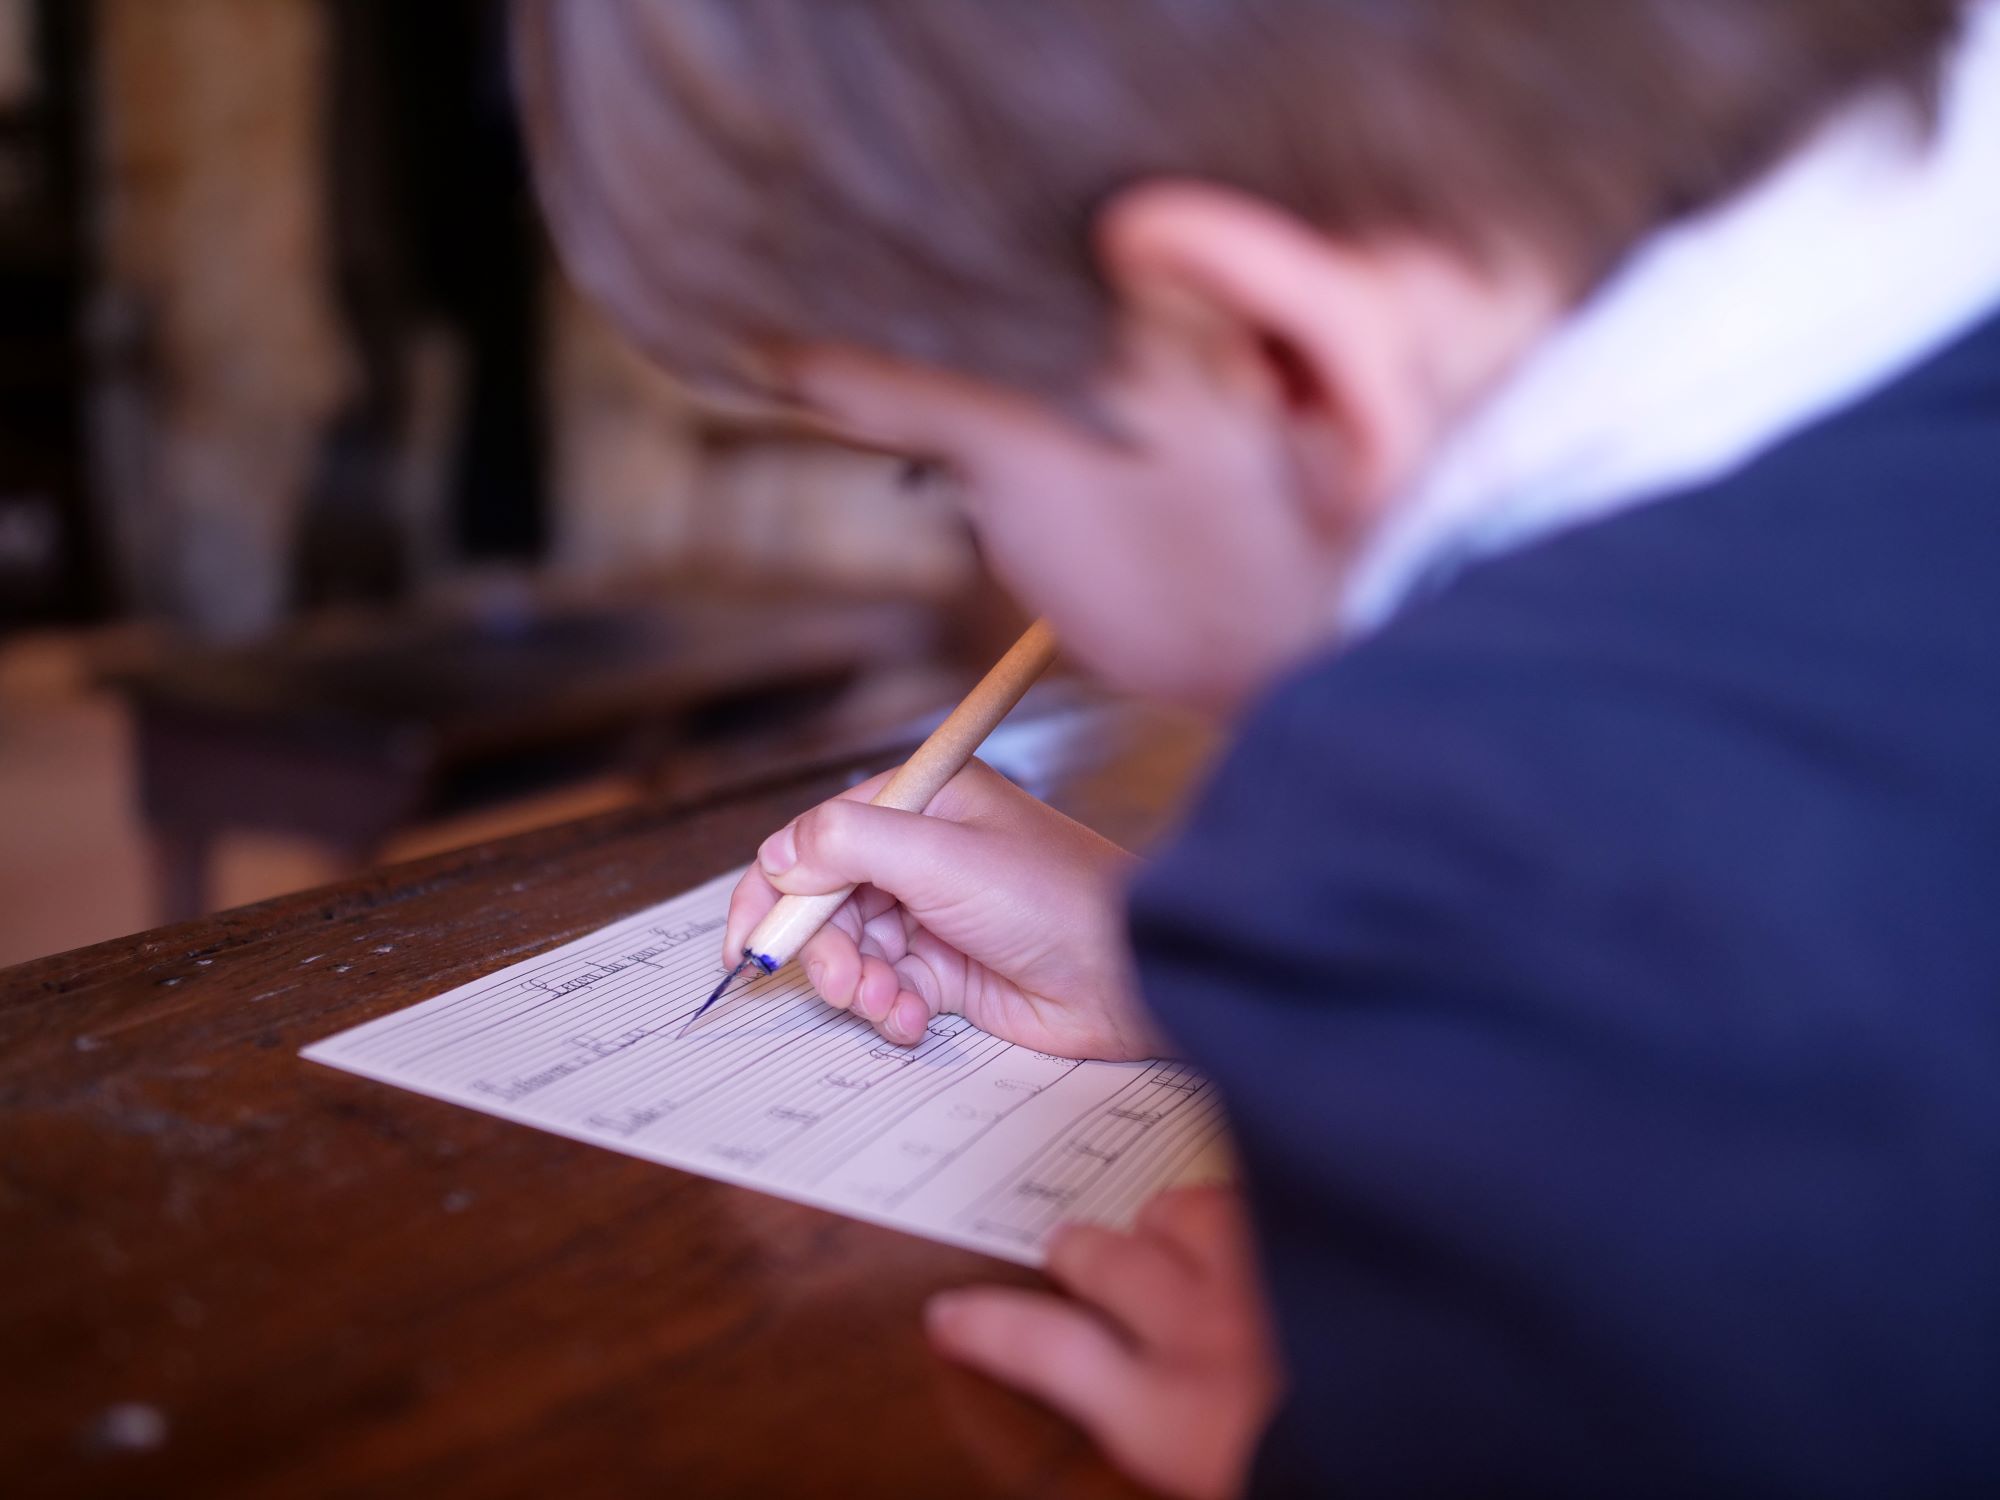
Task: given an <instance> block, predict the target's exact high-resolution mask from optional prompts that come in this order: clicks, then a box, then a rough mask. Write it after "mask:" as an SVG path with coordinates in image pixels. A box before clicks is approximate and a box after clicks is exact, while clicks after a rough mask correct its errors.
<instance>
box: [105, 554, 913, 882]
mask: <svg viewBox="0 0 2000 1500" xmlns="http://www.w3.org/2000/svg"><path fill="white" fill-rule="evenodd" d="M937 630H938V624H937V617H936V611H935V610H934V609H933V608H932V607H931V606H929V605H927V604H926V603H924V602H922V601H920V600H912V599H909V598H883V597H858V596H853V595H842V594H826V593H815V592H812V591H807V590H803V589H799V588H776V587H770V586H761V587H746V586H743V585H741V584H740V583H731V582H728V581H720V582H702V581H687V582H682V583H677V584H675V585H673V586H671V587H664V588H660V589H657V590H654V591H649V592H647V593H645V594H642V595H637V596H633V597H622V598H613V599H604V600H587V599H586V600H577V599H570V600H565V601H556V602H551V601H546V600H539V599H536V598H534V597H533V596H516V597H514V598H512V599H511V600H509V601H507V602H505V603H503V604H500V605H498V606H494V605H493V604H491V603H490V602H489V603H488V605H487V606H486V607H483V608H480V609H472V610H459V611H453V612H449V613H444V614H436V613H432V614H417V615H388V616H380V617H373V618H367V619H362V620H346V621H339V622H331V623H322V624H320V625H318V626H315V627H310V628H307V629H304V630H301V631H298V632H295V633H293V634H292V635H290V636H288V637H286V638H283V639H280V640H276V641H273V642H270V643H268V644H260V645H256V646H252V647H247V648H242V649H235V650H187V651H182V652H178V653H173V654H170V655H168V656H166V657H165V658H164V659H162V660H160V661H159V662H157V663H156V664H153V665H151V666H149V667H146V668H143V669H140V670H135V671H132V672H129V673H127V674H125V675H123V676H122V677H120V678H118V679H116V680H115V685H116V686H117V687H118V688H120V689H121V690H122V691H123V693H124V694H125V696H126V698H127V700H128V701H129V703H130V705H131V707H132V710H133V722H134V729H135V735H136V751H137V760H138V776H139V788H140V802H141V809H142V812H143V814H144V817H145V819H146V822H147V824H148V826H149V829H150V832H151V835H152V837H153V839H154V841H155V843H156V846H157V859H158V872H159V873H158V898H159V906H160V916H161V920H164V921H172V920H180V919H184V918H188V917H193V916H196V915H199V914H200V913H202V912H203V911H205V910H207V909H208V904H207V883H208V865H209V858H210V853H211V850H212V848H213V846H214V843H215V841H216V839H217V837H218V836H219V835H220V834H222V833H223V832H225V831H227V830H232V829H260V830H266V831H275V832H284V833H291V834H297V835H304V836H307V837H310V838H312V839H314V840H316V841H318V842H320V843H321V844H323V845H325V846H327V847H329V848H331V849H332V850H334V851H335V852H336V853H338V854H339V855H340V856H342V857H343V858H345V859H346V860H348V861H350V862H351V863H352V865H353V866H354V867H356V868H361V867H365V866H366V865H368V864H370V863H373V862H374V861H375V859H376V857H377V854H378V851H379V850H380V849H381V848H382V846H383V844H384V842H385V841H386V840H388V839H389V838H390V837H391V836H392V835H394V834H395V833H397V832H399V831H402V830H405V829H408V828H410V827H412V826H414V825H417V824H420V823H423V822H427V821H431V820H434V819H437V818H440V817H444V816H448V815H451V814H453V813H457V812H461V811H464V810H466V809H468V808H473V807H478V806H482V805H486V804H490V803H492V802H496V801H499V800H503V799H507V798H512V797H519V796H522V795H526V794H529V793H532V792H535V791H539V790H546V789H548V788H550V787H552V786H557V785H561V784H563V783H564V782H568V781H575V780H577V779H580V778H584V777H589V776H594V775H601V774H603V773H605V772H607V771H622V772H629V773H630V774H632V775H633V776H634V777H635V779H636V780H637V781H639V782H640V783H642V784H648V785H659V784H661V783H663V782H665V781H669V780H671V778H672V776H673V774H674V765H675V758H676V757H677V756H687V757H690V758H692V759H695V760H698V761H699V762H700V763H701V764H703V765H704V766H709V765H712V764H713V763H714V762H715V761H716V759H717V758H718V757H720V758H724V759H726V758H727V757H728V756H729V755H730V754H731V750H732V746H733V745H735V744H738V743H743V744H755V743H756V742H757V741H758V740H759V739H760V738H763V737H768V736H769V735H771V734H773V733H776V732H784V733H787V734H789V735H791V736H797V735H800V734H809V733H810V721H811V717H812V715H813V714H815V713H816V712H820V711H823V710H824V709H825V708H826V707H827V706H828V705H829V704H830V703H832V702H833V701H834V700H835V699H836V698H837V697H838V695H839V694H840V693H841V691H842V690H843V689H845V688H847V687H848V686H849V685H850V684H852V683H853V682H854V681H855V680H856V679H857V678H858V677H859V676H860V675H861V674H862V673H863V672H864V671H865V670H868V669H870V668H875V667H883V666H887V665H891V664H896V663H908V662H911V661H913V660H916V659H919V658H922V657H924V656H925V655H926V654H927V653H928V652H930V651H931V650H932V649H933V647H934V645H935V641H936V635H937Z"/></svg>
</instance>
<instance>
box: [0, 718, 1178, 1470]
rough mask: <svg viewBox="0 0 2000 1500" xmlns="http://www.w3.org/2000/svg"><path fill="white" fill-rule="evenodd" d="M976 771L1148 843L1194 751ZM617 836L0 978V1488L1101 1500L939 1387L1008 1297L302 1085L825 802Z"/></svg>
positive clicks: (652, 813) (369, 1092)
mask: <svg viewBox="0 0 2000 1500" xmlns="http://www.w3.org/2000/svg"><path fill="white" fill-rule="evenodd" d="M1003 734H1004V735H1008V736H1011V738H1009V739H1007V740H1005V741H1003V742H1002V744H1001V745H1000V746H999V750H998V753H997V754H996V755H995V757H994V758H995V759H996V761H997V762H998V763H999V764H1001V765H1002V766H1003V767H1004V768H1005V769H1007V770H1008V771H1009V773H1010V774H1013V775H1015V776H1016V777H1017V779H1021V780H1023V781H1024V783H1026V784H1028V785H1031V786H1033V787H1035V788H1036V789H1037V790H1041V791H1044V792H1047V793H1052V794H1053V800H1055V801H1056V802H1057V803H1058V804H1059V805H1062V806H1064V807H1066V808H1067V809H1068V810H1070V811H1071V812H1073V813H1075V814H1076V815H1077V816H1080V817H1083V818H1085V819H1087V820H1089V821H1092V822H1094V823H1096V824H1097V825H1098V826H1099V827H1101V828H1103V829H1104V830H1105V831H1106V832H1107V833H1110V834H1112V835H1114V836H1116V837H1120V838H1123V839H1125V840H1127V841H1128V842H1136V841H1141V840H1143V839H1144V838H1145V837H1147V836H1148V835H1149V834H1150V833H1151V831H1152V830H1153V828H1154V827H1155V826H1156V825H1157V824H1158V822H1159V821H1160V819H1161V817H1162V816H1163V814H1165V813H1166V812H1167V811H1168V810H1169V809H1171V808H1172V807H1173V806H1175V805H1176V803H1177V802H1178V800H1179V795H1180V792H1181V789H1182V788H1183V787H1184V785H1185V784H1186V782H1187V780H1188V779H1189V777H1190V776H1191V775H1192V774H1193V771H1194V769H1195V768H1196V767H1197V765H1198V764H1199V762H1200V759H1201V757H1202V756H1203V754H1204V752H1205V746H1204V745H1203V743H1202V741H1201V739H1200V737H1199V736H1198V735H1197V734H1195V733H1194V732H1192V731H1189V730H1185V729H1182V728H1178V727H1169V726H1164V725H1162V724H1161V723H1159V722H1158V721H1155V720H1152V719H1151V718H1150V717H1149V716H1146V715H1143V714H1139V713H1137V712H1136V711H1126V710H1113V711H1107V710H1104V709H1102V708H1096V709H1088V710H1077V709H1071V710H1067V711H1064V712H1061V713H1058V714H1057V715H1056V716H1055V717H1053V718H1044V719H1042V720H1040V721H1030V722H1025V723H1023V724H1021V725H1019V726H1018V727H1016V726H1010V727H1009V729H1008V730H1006V731H1003ZM872 768H873V767H872V766H871V767H856V766H852V765H849V766H831V767H824V768H821V769H820V770H818V771H816V772H814V773H812V774H809V775H799V776H795V777H791V778H789V779H785V780H781V781H778V782H775V783H772V784H769V785H765V786H763V787H761V788H757V789H753V790H750V791H747V792H743V793H740V794H738V795H736V796H735V797H734V798H733V799H731V800H729V801H727V802H722V803H712V804H709V805H706V806H696V807H692V808H681V809H675V808H671V807H651V808H643V809H639V810H635V811H629V812H624V813H620V814H616V815H613V816H610V817H607V818H604V819H599V820H596V821H592V822H587V823H582V824H576V825H572V826H568V827H564V828H560V829H554V830H548V831H544V832H541V833H536V834H532V835H529V836H526V837H523V838H519V839H514V840H511V841H507V842H503V843H499V844H494V845H488V846H484V847H478V848H474V849H471V850H467V851H463V852H460V853H456V854H451V855H446V856H441V857H439V858H436V859H431V860H428V861H425V862H422V863H419V864H414V865H409V866H405V867H402V868H399V869H394V870H389V871H384V872H378V873H375V874H372V875H369V876H366V877H363V878H360V879H357V880H353V881H350V882H348V883H346V884H342V885H337V886H333V887H330V888H328V889H325V890H321V891H316V892H311V893H308V894H305V895H300V896H293V897H286V898H283V899H281V900H277V901H272V902H268V903H265V904H264V905H261V906H256V907H249V908H245V909H242V910H239V911H233V912H226V913H223V914H222V915H220V916H216V917H212V918H209V919H207V920H205V921H200V922H194V923H189V924H185V925H182V926H178V927H171V928H165V929H162V930H159V931H157V932H152V933H147V934H143V935H141V936H139V937H135V938H131V939H127V940H123V941H119V942H115V943H106V944H102V945H100V946H98V947H95V948H88V949H83V950H80V951H78V952H75V953H70V954H65V955H60V956H58V957H55V958H50V959H45V960H42V961H39V962H37V963H33V964H29V965H26V966H23V967H21V968H16V969H13V970H10V971H6V972H4V973H0V1270H4V1272H5V1274H4V1275H3V1276H0V1351H4V1356H0V1357H4V1361H5V1364H4V1369H5V1376H4V1394H5V1399H4V1400H0V1475H4V1476H6V1477H5V1478H4V1479H0V1491H6V1492H8V1493H17V1494H22V1495H30V1494H32V1495H35V1496H37V1497H42V1496H55V1495H76V1494H104V1495H112V1494H116V1495H200V1496H205V1497H223V1496H245V1495H274V1494H281V1495H286V1496H291V1495H364V1494H365V1495H385V1494H395V1495H402V1494H420V1493H421V1494H425V1495H454V1496H456V1495H479V1496H485V1495H494V1496H499V1495H561V1496H564V1497H571V1496H597V1495H628V1494H629V1495H634V1496H638V1495H645V1496H648V1497H663V1496H707V1495H743V1496H763V1495H791V1494H837V1495H842V1496H850V1495H866V1496H896V1495H910V1496H926V1497H929V1496H946V1495H949V1496H989V1495H990V1496H998V1495H1009V1496H1025V1495H1053V1496H1064V1497H1083V1496H1112V1495H1121V1494H1127V1493H1130V1491H1129V1489H1128V1487H1127V1486H1125V1485H1124V1484H1123V1483H1122V1482H1121V1481H1120V1480H1118V1479H1117V1477H1116V1476H1115V1475H1113V1474H1112V1473H1111V1472H1110V1471H1109V1470H1108V1469H1107V1468H1106V1467H1105V1466H1104V1465H1103V1464H1102V1463H1101V1462H1100V1461H1099V1460H1098V1459H1097V1458H1096V1457H1095V1456H1094V1455H1093V1453H1092V1451H1091V1449H1090V1447H1089V1445H1088V1444H1087V1443H1086V1442H1085V1441H1084V1440H1083V1439H1082V1438H1081V1437H1080V1436H1079V1435H1078V1434H1076V1433H1075V1432H1073V1431H1072V1430H1070V1429H1069V1428H1068V1427H1067V1426H1065V1425H1064V1424H1062V1423H1060V1422H1058V1421H1057V1420H1055V1419H1054V1418H1052V1417H1050V1416H1048V1415H1046V1414H1045V1413H1043V1412H1041V1411H1040V1410H1038V1409H1036V1408H1034V1407H1032V1406H1031V1405H1029V1404H1028V1403H1026V1402H1024V1401H1022V1400H1020V1399H1018V1398H1016V1397H1014V1396H1012V1395H1010V1394H1008V1393H1005V1392H1003V1391H1001V1390H999V1389H998V1388H997V1387H994V1386H992V1385H990V1384H988V1383H986V1382H984V1381H982V1380H980V1379H978V1378H976V1377H974V1376H971V1375H968V1374H966V1373H964V1372H962V1371H958V1370H955V1369H953V1368H951V1367H949V1366H947V1365H945V1364H944V1363H943V1362H941V1361H939V1360H938V1359H936V1358H935V1357H934V1356H933V1355H932V1354H931V1353H930V1352H929V1350H928V1349H927V1347H926V1346H925V1344H924V1342H923V1339H922V1337H921V1333H920V1330H919V1312H920V1309H921V1306H922V1304H923V1301H924V1299H925V1297H926V1296H927V1295H928V1294H930V1293H931V1292H933V1291H935V1290H937V1289H938V1288H941V1287H946V1286H952V1285H956V1284H962V1283H966V1282H969V1281H976V1280H984V1281H1012V1282H1031V1281H1033V1280H1034V1278H1033V1276H1032V1275H1031V1274H1030V1273H1027V1272H1024V1271H1021V1270H1019V1269H1017V1268H1013V1267H1009V1266H1006V1265H1003V1264H1001V1263H999V1262H997V1261H992V1260H988V1259H986V1258H984V1257H981V1256H978V1255H974V1254H971V1253H968V1252H965V1251H960V1250H954V1249H949V1248H946V1247H944V1246H940V1245H935V1244H932V1243H930V1242H928V1241H924V1240H919V1239H915V1238H911V1237H908V1236H905V1235H901V1234H897V1233H894V1232H891V1231H887V1230H883V1229H878V1228H874V1227H871V1226H868V1225H864V1224H860V1223H856V1222H853V1221H850V1220H846V1219H842V1218H838V1217H835V1216H832V1215H829V1214H826V1213H822V1212H819V1211H817V1210H814V1209H809V1208H804V1207H801V1206H799V1205H796V1204H792V1203H786V1202H781V1201H779V1200H777V1199H773V1198H767V1197H763V1196H761V1195H758V1194H755V1193H751V1192H747V1191H743V1190H741V1189H737V1188H731V1187H725V1186H722V1185H720V1184H717V1183H713V1182H710V1181H707V1180H705V1179H702V1178H698V1177H692V1176H687V1175H685V1174H682V1173H680V1172H677V1171H674V1170H672V1169H669V1168H665V1167H660V1166H655V1165H651V1164H648V1163H645V1162H640V1161H636V1160H632V1159H629V1158H626V1157H622V1156H619V1155H616V1154H614V1153H612V1152H609V1151H602V1150H596V1149H593V1148H591V1147H588V1146H583V1145H580V1144H577V1143H575V1142H571V1141H567V1140H564V1139H561V1138H559V1137H556V1136H553V1135H547V1134H543V1133H542V1132H539V1131H536V1130H531V1129H528V1128H525V1127H523V1126H519V1125H514V1124H510V1123H507V1122H505V1121H502V1120H498V1119H494V1118H490V1117H488V1116H485V1115H481V1114H476V1113H474V1112H472V1111H470V1110H465V1109H458V1108H454V1107H452V1106H449V1105H446V1104H441V1103H438V1102H436V1101H433V1100H430V1099H425V1098H421V1097H419V1096H417V1095H414V1094H407V1093H403V1092H400V1091H398V1090H396V1089H392V1088H387V1087H384V1086H381V1085H379V1084H374V1083H370V1082H367V1081H365V1080H363V1079H360V1078H356V1077H352V1076H349V1075H347V1074H344V1073H340V1072H336V1071H334V1070H332V1069H328V1068H322V1067H317V1066H315V1065H313V1064H310V1063H306V1062H303V1061H301V1060H300V1059H299V1057H298V1055H297V1054H298V1050H299V1048H301V1047H302V1046H304V1045H306V1044H307V1043H308V1042H311V1041H314V1040H316V1039H318V1038H321V1037H324V1036H327V1035H329V1034H331V1033H333V1032H336V1031H339V1030H341V1029H343V1028H345V1027H348V1026H351V1025H354V1024H356V1023H357V1022H360V1021H363V1020H366V1019H368V1018H370V1017H373V1016H378V1015H382V1014H384V1013H386V1012H388V1011H391V1010H394V1009H397V1008H399V1007H401V1006H404V1005H407V1004H410V1003H411V1002H414V1001H417V1000H420V999H423V998H426V997H427V996H430V995H433V994H437V993H439V992H441V991H443V990H445V989H448V988H450V987H451V986H453V985H457V984H460V983H463V982H464V981H466V980H469V979H472V978H474V977H475V976H477V975H479V974H482V973H485V972H488V971H490V970H492V969H494V968H496V967H499V966H500V965H502V964H504V963H510V962H513V961H516V960H518V959H519V958H521V957H523V956H526V955H528V954H530V953H533V952H535V951H537V950H540V949H543V948H547V947H550V946H553V945H555V944H557V943H561V942H564V941H567V940H569V939H571V938H574V937H576V936H578V935H580V934H582V933H584V932H586V931H588V930H590V929H591V928H593V927H595V926H597V925H599V924H601V923H603V922H605V921H607V920H609V919H611V918H613V917H616V916H618V915H620V914H622V913H625V912H629V911H632V910H634V909H636V908H638V907H641V906H644V905H646V904H649V903H651V902H655V901H658V900H661V899H663V898H665V897H668V896H671V895H673V894H675V893H677V892H679V891H681V890H683V889H685V888H687V887H689V886H691V885H693V884H695V883H696V882H698V881H701V880H703V879H706V878H708V877H710V876H712V875H715V874H716V873H718V872H720V871H722V870H724V869H726V868H729V867H731V866H733V865H735V864H737V863H739V862H741V861H742V860H744V859H745V858H747V857H748V855H749V854H750V853H751V851H752V850H753V849H754V847H755V845H756V843H757V841H758V839H759V838H761V837H762V835H763V834H764V833H766V832H768V831H769V830H770V829H771V828H773V827H775V826H777V825H778V823H779V822H781V821H782V820H783V819H784V818H785V817H788V816H790V815H791V814H793V813H795V812H797V811H799V810H800V809H802V808H804V807H806V806H808V805H810V804H811V803H812V802H814V801H816V800H818V799H819V798H821V797H823V796H825V795H828V794H830V793H831V792H833V791H835V790H837V789H838V788H840V787H841V786H842V785H844V784H846V783H847V782H848V781H849V779H850V778H851V777H852V776H853V775H854V774H855V773H856V772H857V771H859V770H865V769H872Z"/></svg>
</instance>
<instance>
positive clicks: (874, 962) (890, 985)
mask: <svg viewBox="0 0 2000 1500" xmlns="http://www.w3.org/2000/svg"><path fill="white" fill-rule="evenodd" d="M901 988H902V986H901V985H900V984H898V983H897V980H896V971H895V970H894V969H892V968H890V967H889V964H888V962H887V960H885V959H883V958H882V957H881V956H880V955H879V954H874V953H869V952H866V951H865V950H864V951H863V953H862V955H861V978H860V981H859V982H858V983H857V984H856V985H855V987H854V1003H853V1004H852V1005H850V1006H849V1007H848V1009H849V1010H851V1011H853V1012H854V1014H856V1015H857V1016H860V1017H861V1018H862V1019H863V1020H864V1021H867V1022H869V1023H870V1024H880V1022H881V1021H882V1019H883V1018H884V1017H885V1016H887V1015H888V1014H889V1012H890V1011H891V1010H893V1009H894V1008H895V1004H896V993H897V991H898V990H899V989H901Z"/></svg>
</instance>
